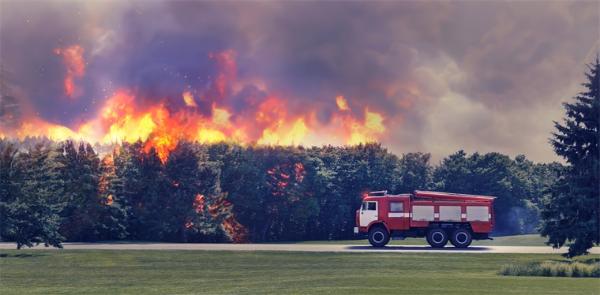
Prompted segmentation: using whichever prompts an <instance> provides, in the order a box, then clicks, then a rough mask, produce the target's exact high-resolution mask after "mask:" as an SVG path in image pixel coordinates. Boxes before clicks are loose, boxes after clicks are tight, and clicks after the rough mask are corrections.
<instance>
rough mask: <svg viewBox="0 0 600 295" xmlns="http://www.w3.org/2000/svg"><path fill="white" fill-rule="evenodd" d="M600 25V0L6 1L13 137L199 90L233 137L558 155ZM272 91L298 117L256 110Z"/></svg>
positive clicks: (176, 103)
mask: <svg viewBox="0 0 600 295" xmlns="http://www.w3.org/2000/svg"><path fill="white" fill-rule="evenodd" d="M599 28H600V2H598V1H573V2H567V1H554V2H549V1H531V2H503V1H490V2H477V1H458V2H452V3H449V2H445V1H439V2H438V1H424V2H411V1H368V2H367V1H365V2H354V1H328V2H313V1H297V2H283V1H281V2H279V1H261V2H250V1H240V2H237V1H227V2H200V1H133V2H127V3H123V2H121V1H85V2H84V1H9V0H2V1H0V63H1V65H2V70H1V74H2V76H1V78H2V79H1V80H0V81H1V82H2V87H0V91H1V92H2V96H1V97H2V98H1V99H2V101H0V135H2V134H5V136H11V135H14V134H16V133H15V132H16V131H15V130H18V129H19V128H21V130H23V128H24V127H23V126H24V124H26V123H28V122H36V123H35V124H39V122H49V123H51V124H57V125H64V126H66V127H68V128H71V129H76V128H77V126H80V125H82V124H83V123H84V122H87V121H89V120H92V118H97V117H99V116H101V114H102V112H103V110H105V106H106V104H105V103H106V101H108V100H111V97H115V93H118V92H119V91H126V92H127V93H130V94H131V96H132V97H133V98H132V100H133V101H134V103H133V104H134V105H135V107H136V108H139V109H145V108H148V107H149V106H152V105H156V104H158V103H160V104H163V105H167V106H166V108H167V109H168V110H169V112H171V116H174V114H175V110H180V109H185V110H186V114H189V112H192V111H190V110H188V109H187V108H189V107H190V105H191V104H190V103H188V102H189V101H186V98H185V97H184V99H182V92H186V91H187V92H188V93H189V95H188V98H189V97H191V100H192V101H193V103H192V104H193V107H194V108H195V109H194V110H193V113H194V116H212V117H213V119H212V120H213V121H212V122H214V117H215V116H216V115H215V114H216V111H215V108H221V107H222V108H223V109H226V110H227V113H226V114H227V116H226V119H227V118H228V120H229V121H227V124H228V127H227V131H223V130H224V129H223V130H222V129H219V130H220V131H222V132H224V134H225V136H233V135H232V134H233V133H234V132H233V131H231V130H230V129H232V128H236V127H237V125H239V126H241V125H242V124H243V125H244V126H245V127H244V128H246V129H245V130H246V131H245V133H248V134H250V135H246V134H245V135H244V136H246V137H247V138H251V139H258V138H261V139H263V138H265V136H266V133H265V130H270V131H269V132H271V133H277V132H279V133H280V134H279V135H280V138H281V137H286V136H288V133H285V129H290V130H291V129H293V130H296V131H298V130H299V131H298V132H299V133H301V135H297V134H298V132H296V133H294V134H296V135H293V136H296V137H294V138H295V139H297V141H292V142H293V143H305V144H334V145H336V144H344V143H348V142H351V141H352V140H351V139H349V138H350V137H352V138H361V139H365V138H366V139H369V140H377V141H380V142H382V143H383V145H384V146H386V147H387V148H388V149H389V150H391V151H392V152H395V153H398V154H400V153H406V152H417V151H418V152H428V153H431V154H432V158H433V161H434V162H436V161H439V160H440V159H442V158H443V157H445V156H447V155H449V154H451V153H453V152H456V151H457V150H459V149H463V150H465V151H466V152H469V153H471V152H480V153H485V152H500V153H504V154H508V155H510V156H515V155H519V154H524V155H526V156H527V157H528V158H529V159H531V160H533V161H536V162H550V161H556V160H559V158H557V156H556V155H555V154H554V152H553V151H552V148H551V146H550V144H549V143H548V139H549V138H550V136H551V132H552V131H553V121H560V120H561V118H562V116H563V109H562V105H561V103H562V102H565V101H568V100H570V99H571V98H572V97H573V96H575V95H576V94H577V93H578V92H579V91H581V90H582V88H581V85H580V84H581V83H583V82H584V81H585V75H584V72H585V70H586V64H588V63H590V62H592V61H593V60H594V58H595V57H596V55H597V54H598V52H599V51H600V41H599V40H600V29H599ZM223 85H225V86H223ZM123 89H126V90H123ZM223 89H224V90H223ZM338 96H341V97H343V99H344V102H345V104H344V105H343V106H345V108H344V107H343V106H340V104H339V103H338V104H336V97H338ZM273 97H276V98H277V103H276V104H275V103H272V104H270V103H266V101H270V100H269V98H273ZM273 99H274V98H273ZM273 104H275V105H277V106H281V105H283V107H282V108H284V109H285V117H286V118H289V121H290V123H289V124H288V123H287V121H286V123H283V125H281V126H279V127H277V128H275V129H268V128H267V127H264V126H263V125H264V124H275V123H273V122H272V121H268V120H267V121H268V122H267V121H264V120H263V121H260V120H258V119H256V120H254V119H249V118H250V117H252V118H254V117H259V116H262V115H263V113H261V110H262V109H265V108H270V109H272V110H273V109H277V110H278V108H277V107H272V105H273ZM216 106H217V107H216ZM103 107H104V108H103ZM180 113H181V112H178V113H177V114H180ZM295 114H306V115H303V116H304V117H303V121H302V124H305V125H303V126H300V127H298V126H299V125H298V124H296V123H298V121H295V120H296V119H292V118H293V117H294V115H295ZM186 116H187V115H186ZM188 117H189V116H188ZM193 118H196V117H193ZM340 118H342V119H340ZM373 118H374V120H375V121H376V122H375V123H372V122H371V121H370V119H373ZM253 120H254V121H253ZM286 120H288V119H286ZM155 121H156V120H155ZM340 122H342V123H340ZM348 122H350V123H348ZM261 124H263V125H261ZM340 124H341V125H340ZM344 124H346V125H348V124H349V125H352V126H354V125H353V124H358V125H360V126H358V127H347V126H346V127H344V126H343V125H344ZM254 125H256V126H259V125H260V126H263V127H260V129H258V131H252V127H251V126H254ZM380 125H383V126H380ZM93 126H96V127H94V128H100V127H98V126H99V125H93ZM102 126H105V127H106V125H102ZM249 126H250V127H249ZM336 126H337V127H336ZM296 127H298V128H296ZM301 127H302V128H301ZM223 128H224V127H223ZM240 128H241V127H240ZM257 128H258V127H257ZM269 128H270V127H269ZM273 128H274V127H273ZM336 128H338V129H339V130H338V129H336ZM340 128H341V129H344V128H345V129H348V130H346V131H348V134H350V133H352V135H348V136H347V138H345V137H343V136H341V137H340V138H341V139H340V138H337V137H336V134H337V133H343V132H345V131H340V130H341V129H340ZM34 129H35V128H34ZM305 129H307V130H308V131H306V130H305ZM312 129H314V130H316V131H311V130H312ZM345 129H344V130H345ZM27 130H32V129H27ZM321 130H326V131H322V132H321ZM220 131H219V132H220ZM25 132H33V131H25ZM261 132H262V133H261ZM353 132H362V133H361V136H362V137H354V133H353ZM254 133H256V134H254ZM20 134H21V135H23V133H22V132H21V133H20ZM253 134H254V135H253ZM289 136H292V135H289ZM246 137H245V138H246ZM344 138H345V139H344ZM259 141H260V140H259ZM359 141H360V140H359Z"/></svg>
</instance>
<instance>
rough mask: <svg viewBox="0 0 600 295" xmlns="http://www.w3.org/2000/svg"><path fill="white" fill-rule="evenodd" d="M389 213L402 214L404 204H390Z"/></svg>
mask: <svg viewBox="0 0 600 295" xmlns="http://www.w3.org/2000/svg"><path fill="white" fill-rule="evenodd" d="M390 212H404V203H403V202H390Z"/></svg>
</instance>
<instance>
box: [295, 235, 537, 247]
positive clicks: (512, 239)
mask: <svg viewBox="0 0 600 295" xmlns="http://www.w3.org/2000/svg"><path fill="white" fill-rule="evenodd" d="M545 241H546V238H543V237H541V236H540V235H537V234H533V235H515V236H504V237H495V238H494V239H493V240H480V241H473V244H472V245H474V246H492V245H493V246H546V244H544V242H545ZM299 243H304V244H348V245H367V244H369V241H367V240H366V239H363V240H339V241H304V242H299ZM390 245H427V242H426V241H425V238H407V239H405V240H392V241H390Z"/></svg>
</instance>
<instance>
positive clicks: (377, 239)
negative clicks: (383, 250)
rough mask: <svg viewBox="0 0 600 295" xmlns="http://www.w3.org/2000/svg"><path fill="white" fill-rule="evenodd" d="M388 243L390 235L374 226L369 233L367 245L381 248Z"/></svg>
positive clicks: (383, 229) (381, 228)
mask: <svg viewBox="0 0 600 295" xmlns="http://www.w3.org/2000/svg"><path fill="white" fill-rule="evenodd" d="M389 241H390V234H389V233H388V231H387V230H386V229H385V228H383V227H381V226H376V227H374V228H372V229H371V230H370V231H369V243H371V245H373V247H383V246H385V245H387V243H388V242H389Z"/></svg>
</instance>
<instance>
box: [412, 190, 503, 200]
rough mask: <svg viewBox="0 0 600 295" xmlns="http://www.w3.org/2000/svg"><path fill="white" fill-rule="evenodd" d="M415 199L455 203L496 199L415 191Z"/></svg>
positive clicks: (492, 198)
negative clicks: (453, 201) (451, 201)
mask: <svg viewBox="0 0 600 295" xmlns="http://www.w3.org/2000/svg"><path fill="white" fill-rule="evenodd" d="M414 196H415V198H420V199H437V200H455V201H459V200H461V201H493V200H494V199H495V198H496V197H492V196H484V195H467V194H456V193H446V192H433V191H415V193H414Z"/></svg>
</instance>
